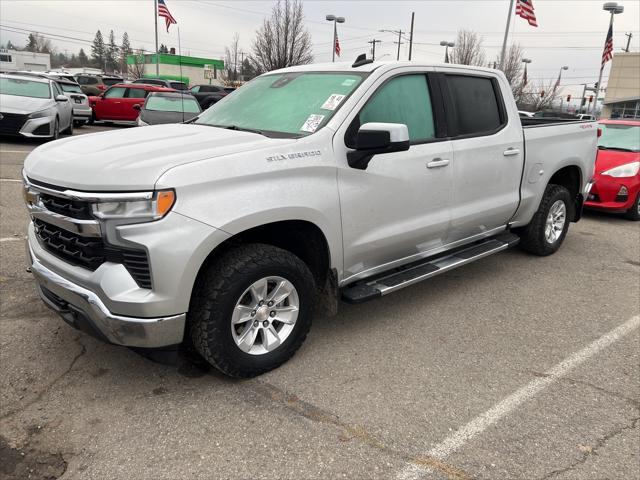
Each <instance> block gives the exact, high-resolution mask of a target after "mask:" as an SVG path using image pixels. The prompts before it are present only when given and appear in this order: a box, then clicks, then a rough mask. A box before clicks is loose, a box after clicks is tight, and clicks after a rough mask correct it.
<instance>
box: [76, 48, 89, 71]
mask: <svg viewBox="0 0 640 480" xmlns="http://www.w3.org/2000/svg"><path fill="white" fill-rule="evenodd" d="M78 63H79V64H80V66H81V67H86V66H87V65H89V57H87V54H86V53H84V49H83V48H81V49H80V52H78Z"/></svg>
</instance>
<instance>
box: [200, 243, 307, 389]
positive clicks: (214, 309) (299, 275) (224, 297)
mask: <svg viewBox="0 0 640 480" xmlns="http://www.w3.org/2000/svg"><path fill="white" fill-rule="evenodd" d="M267 276H279V277H282V278H284V279H286V280H288V281H289V282H291V283H292V284H293V286H294V287H295V289H296V291H297V294H298V298H299V302H300V303H299V311H298V318H297V320H296V323H295V326H294V328H293V330H292V331H291V333H290V334H289V336H288V337H287V338H286V340H284V341H283V342H282V344H281V345H279V346H278V347H277V348H275V349H274V350H273V351H271V352H268V353H263V354H260V355H252V354H249V353H245V352H244V351H242V350H241V349H240V348H239V347H238V346H237V345H236V342H235V341H234V339H233V335H232V331H231V330H232V327H231V315H232V312H233V310H234V308H235V306H236V303H237V302H238V301H239V300H240V298H242V295H243V292H245V291H246V289H247V288H249V286H250V285H252V284H253V283H254V282H256V281H258V280H260V279H261V278H264V277H267ZM314 292H315V284H314V280H313V276H312V274H311V272H310V271H309V268H308V267H307V265H306V264H305V263H304V262H302V260H300V259H299V258H298V257H296V256H295V255H293V254H292V253H290V252H288V251H286V250H283V249H281V248H277V247H273V246H270V245H263V244H247V245H242V246H239V247H237V248H235V249H233V250H231V251H229V252H227V253H226V254H225V255H224V256H222V257H221V258H220V259H219V260H218V261H216V262H215V263H214V264H212V265H210V266H209V267H208V268H207V269H206V270H205V271H204V272H203V273H201V274H200V276H199V277H198V281H197V282H196V286H195V287H194V291H193V294H192V297H191V305H190V307H189V313H188V328H189V329H190V336H191V340H192V342H193V346H194V347H195V349H196V351H197V352H198V353H199V354H200V355H202V357H203V358H204V359H205V360H206V361H207V362H208V363H210V364H211V365H212V366H214V367H215V368H217V369H218V370H220V371H221V372H222V373H224V374H225V375H229V376H231V377H241V378H248V377H255V376H256V375H260V374H262V373H265V372H268V371H269V370H273V369H274V368H277V367H279V366H280V365H282V364H283V363H284V362H286V361H287V360H289V359H290V358H291V357H292V356H293V355H294V353H295V352H296V351H297V350H298V348H300V346H301V345H302V343H303V342H304V340H305V338H306V337H307V333H308V332H309V329H310V328H311V320H312V319H311V312H312V307H313V299H314Z"/></svg>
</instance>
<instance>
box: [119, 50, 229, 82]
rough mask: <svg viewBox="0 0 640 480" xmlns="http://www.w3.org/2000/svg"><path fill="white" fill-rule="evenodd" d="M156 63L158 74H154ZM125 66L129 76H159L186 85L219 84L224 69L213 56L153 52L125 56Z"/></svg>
mask: <svg viewBox="0 0 640 480" xmlns="http://www.w3.org/2000/svg"><path fill="white" fill-rule="evenodd" d="M156 63H157V64H158V67H159V68H158V69H159V72H160V73H159V75H156ZM127 68H128V76H129V78H139V77H154V78H156V77H160V78H162V79H165V80H178V81H182V82H184V83H186V84H187V85H198V84H206V83H212V84H214V85H220V84H221V81H220V73H221V71H222V70H223V69H224V62H223V61H222V60H216V59H213V58H200V57H189V56H185V55H174V54H171V53H160V54H157V55H156V54H155V53H153V54H141V55H129V56H127ZM208 72H210V73H208ZM209 77H210V78H209Z"/></svg>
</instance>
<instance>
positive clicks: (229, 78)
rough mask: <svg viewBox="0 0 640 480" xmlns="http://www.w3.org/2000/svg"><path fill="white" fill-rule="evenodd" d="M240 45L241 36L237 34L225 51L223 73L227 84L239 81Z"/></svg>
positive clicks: (223, 78)
mask: <svg viewBox="0 0 640 480" xmlns="http://www.w3.org/2000/svg"><path fill="white" fill-rule="evenodd" d="M239 43H240V35H238V33H235V34H234V35H233V40H232V41H231V45H230V46H229V47H225V49H224V71H223V72H222V80H223V81H224V82H225V83H228V84H233V83H234V82H237V81H238V75H239V73H240V72H239V71H238V55H239V54H240V51H239V50H238V45H239Z"/></svg>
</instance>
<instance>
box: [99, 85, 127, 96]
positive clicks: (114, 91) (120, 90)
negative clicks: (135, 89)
mask: <svg viewBox="0 0 640 480" xmlns="http://www.w3.org/2000/svg"><path fill="white" fill-rule="evenodd" d="M126 90H127V89H126V88H124V87H111V88H110V89H109V90H107V91H106V92H104V98H124V94H125V92H126Z"/></svg>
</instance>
